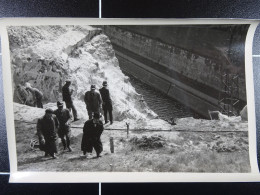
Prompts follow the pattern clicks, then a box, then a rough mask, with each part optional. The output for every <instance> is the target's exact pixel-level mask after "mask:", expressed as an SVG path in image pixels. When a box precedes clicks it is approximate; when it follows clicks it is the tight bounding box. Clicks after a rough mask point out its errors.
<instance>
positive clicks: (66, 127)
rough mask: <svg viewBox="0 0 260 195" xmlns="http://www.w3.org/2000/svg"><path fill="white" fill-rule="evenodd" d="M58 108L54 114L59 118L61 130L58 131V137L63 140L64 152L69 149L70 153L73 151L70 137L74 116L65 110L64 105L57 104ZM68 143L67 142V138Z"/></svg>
mask: <svg viewBox="0 0 260 195" xmlns="http://www.w3.org/2000/svg"><path fill="white" fill-rule="evenodd" d="M57 107H58V109H57V110H55V111H54V114H55V115H56V117H57V118H58V121H59V124H60V125H59V129H58V136H59V137H60V138H61V142H62V144H63V147H64V150H66V148H68V150H69V152H71V151H72V149H71V147H70V135H71V130H70V123H71V119H72V116H71V114H70V111H69V110H68V109H66V108H64V109H63V103H61V102H59V101H58V102H57ZM64 137H65V138H66V141H65V138H64Z"/></svg>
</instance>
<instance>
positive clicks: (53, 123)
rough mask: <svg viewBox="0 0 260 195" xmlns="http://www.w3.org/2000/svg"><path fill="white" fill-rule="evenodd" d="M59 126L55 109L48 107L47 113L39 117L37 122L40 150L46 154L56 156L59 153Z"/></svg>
mask: <svg viewBox="0 0 260 195" xmlns="http://www.w3.org/2000/svg"><path fill="white" fill-rule="evenodd" d="M58 128H59V121H58V119H57V118H56V116H55V115H53V110H52V109H50V108H48V109H46V110H45V115H44V116H43V117H41V118H39V120H38V122H37V134H38V137H39V143H40V150H42V151H44V152H45V156H48V155H50V156H51V157H52V158H56V156H55V153H57V152H58V151H57V129H58Z"/></svg>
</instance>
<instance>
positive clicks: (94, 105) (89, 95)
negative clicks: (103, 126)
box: [84, 85, 102, 119]
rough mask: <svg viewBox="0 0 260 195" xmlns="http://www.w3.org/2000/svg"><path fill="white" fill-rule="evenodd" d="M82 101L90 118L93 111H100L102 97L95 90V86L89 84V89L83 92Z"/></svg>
mask: <svg viewBox="0 0 260 195" xmlns="http://www.w3.org/2000/svg"><path fill="white" fill-rule="evenodd" d="M84 101H85V103H86V107H87V110H88V117H89V119H92V117H93V114H94V113H100V111H101V105H102V98H101V95H100V93H99V92H98V91H96V86H95V85H91V87H90V91H87V92H86V93H85V98H84Z"/></svg>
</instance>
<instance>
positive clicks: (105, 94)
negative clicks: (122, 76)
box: [99, 81, 113, 124]
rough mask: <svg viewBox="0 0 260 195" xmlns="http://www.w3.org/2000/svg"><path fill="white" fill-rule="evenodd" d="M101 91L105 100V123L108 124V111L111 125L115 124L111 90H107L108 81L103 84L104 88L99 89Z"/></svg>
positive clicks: (103, 106) (103, 105)
mask: <svg viewBox="0 0 260 195" xmlns="http://www.w3.org/2000/svg"><path fill="white" fill-rule="evenodd" d="M99 91H100V94H101V97H102V100H103V104H102V108H103V111H104V117H105V123H108V120H107V111H108V113H109V120H110V124H113V114H112V110H113V107H112V100H111V98H110V93H109V90H108V89H107V81H104V82H103V87H102V88H101V89H99Z"/></svg>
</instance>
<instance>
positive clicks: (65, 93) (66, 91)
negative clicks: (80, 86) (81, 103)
mask: <svg viewBox="0 0 260 195" xmlns="http://www.w3.org/2000/svg"><path fill="white" fill-rule="evenodd" d="M70 85H71V81H70V80H67V81H66V83H65V85H64V86H63V87H62V97H63V101H64V102H65V104H66V107H67V108H68V109H69V110H70V111H71V110H72V113H73V117H74V121H77V120H79V119H78V115H77V110H76V108H75V106H74V104H73V101H72V97H71V95H72V93H73V90H70V88H69V87H70Z"/></svg>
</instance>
